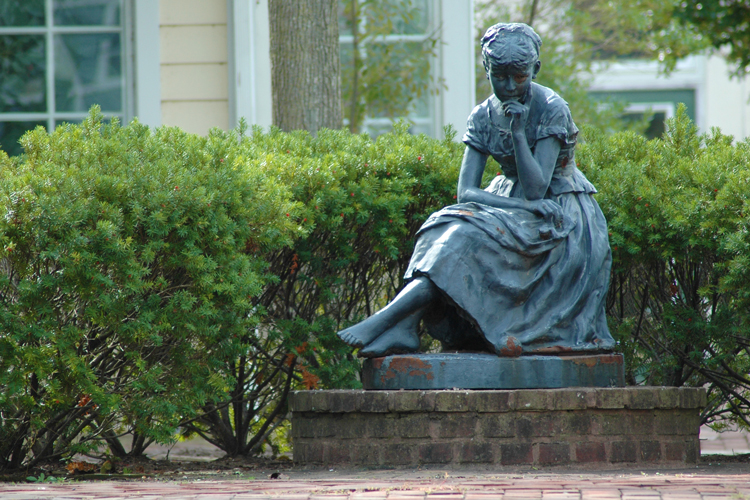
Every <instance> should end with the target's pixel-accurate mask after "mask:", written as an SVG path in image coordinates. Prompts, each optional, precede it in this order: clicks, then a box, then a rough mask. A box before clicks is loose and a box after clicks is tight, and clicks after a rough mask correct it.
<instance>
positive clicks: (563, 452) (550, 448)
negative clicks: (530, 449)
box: [539, 443, 570, 465]
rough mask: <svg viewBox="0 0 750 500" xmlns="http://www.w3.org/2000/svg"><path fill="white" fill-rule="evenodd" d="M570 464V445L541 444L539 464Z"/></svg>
mask: <svg viewBox="0 0 750 500" xmlns="http://www.w3.org/2000/svg"><path fill="white" fill-rule="evenodd" d="M568 462H570V443H539V463H540V464H543V465H552V464H566V463H568Z"/></svg>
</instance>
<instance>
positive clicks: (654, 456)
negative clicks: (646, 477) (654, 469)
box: [640, 441, 661, 462]
mask: <svg viewBox="0 0 750 500" xmlns="http://www.w3.org/2000/svg"><path fill="white" fill-rule="evenodd" d="M640 448H641V460H642V461H644V462H658V461H659V460H661V443H660V442H659V441H641V443H640Z"/></svg>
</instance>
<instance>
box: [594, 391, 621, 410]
mask: <svg viewBox="0 0 750 500" xmlns="http://www.w3.org/2000/svg"><path fill="white" fill-rule="evenodd" d="M625 395H626V392H625V391H624V390H623V389H619V388H617V389H597V390H596V407H597V408H600V409H603V410H606V409H614V410H617V409H621V408H625V400H626V398H625Z"/></svg>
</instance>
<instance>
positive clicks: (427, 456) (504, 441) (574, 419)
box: [290, 387, 706, 467]
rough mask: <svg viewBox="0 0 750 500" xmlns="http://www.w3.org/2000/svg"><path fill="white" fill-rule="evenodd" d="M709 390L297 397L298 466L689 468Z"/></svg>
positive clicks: (365, 393)
mask: <svg viewBox="0 0 750 500" xmlns="http://www.w3.org/2000/svg"><path fill="white" fill-rule="evenodd" d="M705 404H706V393H705V391H704V390H703V389H693V388H665V387H627V388H564V389H536V390H531V389H527V390H485V391H474V390H447V391H443V390H423V391H420V390H411V391H405V390H401V391H298V392H295V393H293V394H292V396H291V400H290V407H291V410H292V436H293V446H294V461H295V462H296V463H299V464H317V465H335V464H342V465H360V466H362V465H364V466H382V467H387V466H394V465H403V466H415V465H419V464H458V463H495V464H501V465H519V464H525V465H554V464H586V463H598V464H617V465H627V464H632V465H642V464H650V465H655V464H674V465H684V464H692V463H695V462H696V461H697V460H698V457H699V454H700V446H699V441H698V432H699V424H700V419H699V411H700V409H701V408H702V407H704V406H705Z"/></svg>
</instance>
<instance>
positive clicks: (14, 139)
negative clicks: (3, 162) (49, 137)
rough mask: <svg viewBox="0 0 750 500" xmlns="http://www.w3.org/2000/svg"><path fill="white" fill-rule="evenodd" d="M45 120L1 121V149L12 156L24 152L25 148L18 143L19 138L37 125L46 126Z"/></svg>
mask: <svg viewBox="0 0 750 500" xmlns="http://www.w3.org/2000/svg"><path fill="white" fill-rule="evenodd" d="M46 124H47V123H46V122H43V121H31V122H0V149H2V150H3V151H5V152H6V153H8V155H10V156H14V155H18V154H21V153H23V148H22V147H21V145H20V144H18V139H20V138H21V136H22V135H23V134H24V133H26V132H27V131H29V130H33V129H34V128H36V126H37V125H42V126H45V125H46Z"/></svg>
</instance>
